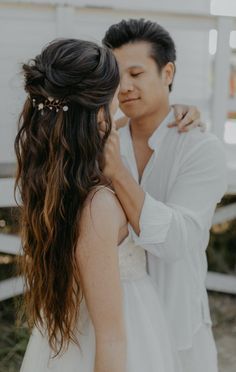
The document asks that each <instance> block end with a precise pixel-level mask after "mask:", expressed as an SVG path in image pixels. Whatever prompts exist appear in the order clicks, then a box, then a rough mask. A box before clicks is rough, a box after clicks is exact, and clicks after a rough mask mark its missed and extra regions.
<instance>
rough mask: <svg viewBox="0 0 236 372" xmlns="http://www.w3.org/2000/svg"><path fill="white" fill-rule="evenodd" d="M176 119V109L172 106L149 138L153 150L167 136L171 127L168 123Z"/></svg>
mask: <svg viewBox="0 0 236 372" xmlns="http://www.w3.org/2000/svg"><path fill="white" fill-rule="evenodd" d="M173 121H174V110H173V109H172V108H171V109H170V111H169V113H168V114H167V116H166V117H165V118H164V120H163V121H162V122H161V124H160V125H159V127H158V128H157V129H156V130H155V131H154V132H153V134H152V135H151V137H150V138H149V140H148V145H149V147H150V148H151V149H152V150H154V151H155V150H157V149H158V147H159V145H160V144H161V142H162V141H163V139H164V137H165V136H166V134H167V132H168V130H169V128H168V127H167V125H168V124H170V123H171V122H173Z"/></svg>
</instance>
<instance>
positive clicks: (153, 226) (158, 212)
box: [129, 192, 172, 245]
mask: <svg viewBox="0 0 236 372" xmlns="http://www.w3.org/2000/svg"><path fill="white" fill-rule="evenodd" d="M171 220H172V210H171V208H169V207H167V206H166V205H165V204H163V203H162V202H160V201H158V200H155V199H154V198H152V197H151V196H150V195H149V194H148V193H147V192H146V193H145V199H144V204H143V208H142V211H141V216H140V220H139V228H140V234H139V236H138V235H137V234H136V233H135V232H134V230H133V229H132V227H131V226H130V225H129V230H130V233H131V235H132V238H133V240H134V241H135V243H136V244H137V245H145V244H161V243H164V242H165V240H166V237H167V234H168V231H169V228H170V224H171Z"/></svg>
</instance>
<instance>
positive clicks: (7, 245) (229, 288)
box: [0, 178, 236, 301]
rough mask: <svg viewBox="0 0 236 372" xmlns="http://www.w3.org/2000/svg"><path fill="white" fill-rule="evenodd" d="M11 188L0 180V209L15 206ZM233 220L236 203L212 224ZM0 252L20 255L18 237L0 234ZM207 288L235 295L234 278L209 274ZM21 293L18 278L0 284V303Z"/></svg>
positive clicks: (218, 213)
mask: <svg viewBox="0 0 236 372" xmlns="http://www.w3.org/2000/svg"><path fill="white" fill-rule="evenodd" d="M13 188H14V179H13V178H8V179H1V178H0V190H1V193H0V208H1V207H15V206H16V204H15V201H14V198H13ZM234 218H236V203H234V204H231V205H228V206H225V207H221V208H219V209H217V211H216V213H215V215H214V218H213V224H216V223H217V224H218V223H223V222H225V221H228V220H231V219H234ZM0 252H3V253H6V254H13V255H18V254H21V252H20V239H19V237H17V236H12V235H7V234H0ZM207 288H208V289H209V290H213V291H219V292H224V293H232V294H236V276H235V277H234V276H231V275H226V274H220V273H213V272H209V273H208V276H207ZM22 292H23V281H22V279H21V278H20V277H15V278H11V279H6V280H3V281H1V282H0V301H3V300H5V299H7V298H10V297H14V296H16V295H19V294H21V293H22Z"/></svg>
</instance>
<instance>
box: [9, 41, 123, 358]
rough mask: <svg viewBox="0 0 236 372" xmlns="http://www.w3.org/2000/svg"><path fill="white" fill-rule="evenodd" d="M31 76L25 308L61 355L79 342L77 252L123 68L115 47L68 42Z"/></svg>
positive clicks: (25, 159)
mask: <svg viewBox="0 0 236 372" xmlns="http://www.w3.org/2000/svg"><path fill="white" fill-rule="evenodd" d="M23 73H24V79H25V80H24V82H25V84H24V85H25V86H24V87H25V90H26V92H27V94H28V97H27V99H26V101H25V104H24V107H23V110H22V112H21V115H20V118H19V130H18V134H17V136H16V139H15V152H16V156H17V163H18V170H17V176H16V184H15V191H16V190H19V192H20V197H21V203H20V208H21V237H22V248H23V257H22V258H21V260H20V262H21V265H20V267H21V272H22V273H23V276H24V278H25V292H24V293H25V294H24V311H25V313H26V315H27V319H28V324H29V326H30V328H32V327H34V326H37V327H38V328H39V329H40V330H42V329H43V330H46V331H47V334H48V339H49V344H50V346H51V348H52V350H54V351H55V352H56V355H57V354H58V353H60V352H61V351H62V350H64V349H65V348H66V347H67V346H68V344H69V342H70V341H73V342H76V343H77V344H78V345H79V341H78V339H77V337H76V335H75V327H76V320H77V319H78V316H79V308H80V302H81V299H82V295H83V294H82V289H81V285H80V278H79V271H78V267H77V265H76V259H75V249H76V243H77V240H78V236H79V226H80V217H81V211H82V209H83V205H84V202H85V200H86V197H87V196H88V193H89V192H90V191H91V189H92V188H93V187H94V186H96V185H98V184H100V183H101V182H102V173H101V170H100V167H99V161H100V160H101V158H102V153H103V147H104V143H105V141H106V139H107V137H108V135H109V133H110V130H111V117H110V112H109V105H110V103H111V100H112V98H113V95H114V93H115V91H116V89H117V87H118V85H119V72H118V67H117V63H116V60H115V58H114V56H113V54H112V52H111V51H110V50H109V49H107V48H103V47H99V46H98V45H96V44H94V43H91V42H87V41H82V40H76V39H60V40H55V41H53V42H51V43H50V44H49V45H48V46H46V47H45V48H44V49H43V50H42V52H41V54H39V55H37V56H36V57H35V58H34V59H33V60H30V62H29V63H28V64H24V65H23ZM47 97H53V99H54V100H56V99H58V100H59V102H61V101H63V102H65V105H66V106H67V107H68V111H63V110H62V109H60V110H59V111H56V110H55V109H50V108H49V107H44V109H43V110H39V107H40V106H39V104H40V103H43V102H45V100H46V99H47ZM101 108H103V110H104V115H105V120H106V122H107V129H106V133H105V136H104V137H103V139H101V136H100V134H99V126H98V112H99V109H101Z"/></svg>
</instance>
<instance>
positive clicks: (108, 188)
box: [95, 185, 115, 194]
mask: <svg viewBox="0 0 236 372" xmlns="http://www.w3.org/2000/svg"><path fill="white" fill-rule="evenodd" d="M95 188H96V191H98V190H101V189H107V190H108V191H110V192H112V194H115V191H114V190H112V189H110V187H107V186H105V185H99V186H96V187H95Z"/></svg>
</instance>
